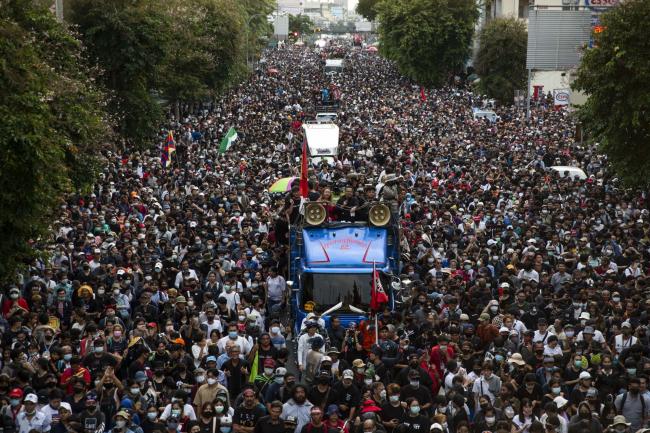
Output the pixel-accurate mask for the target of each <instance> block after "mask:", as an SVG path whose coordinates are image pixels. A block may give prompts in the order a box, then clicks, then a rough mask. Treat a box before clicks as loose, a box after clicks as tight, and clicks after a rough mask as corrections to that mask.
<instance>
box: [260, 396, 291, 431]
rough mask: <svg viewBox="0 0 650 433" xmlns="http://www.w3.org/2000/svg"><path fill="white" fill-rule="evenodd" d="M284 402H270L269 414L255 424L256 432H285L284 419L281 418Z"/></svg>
mask: <svg viewBox="0 0 650 433" xmlns="http://www.w3.org/2000/svg"><path fill="white" fill-rule="evenodd" d="M281 414H282V402H280V401H278V400H275V401H272V402H271V403H270V404H269V414H268V415H266V416H263V417H262V418H260V420H259V422H258V423H257V424H255V433H284V421H283V420H282V419H280V415H281Z"/></svg>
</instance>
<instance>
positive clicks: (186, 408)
mask: <svg viewBox="0 0 650 433" xmlns="http://www.w3.org/2000/svg"><path fill="white" fill-rule="evenodd" d="M183 398H185V392H184V391H176V392H175V393H174V395H173V397H172V401H171V403H169V404H168V405H167V406H165V409H164V410H163V413H162V415H160V420H161V421H167V418H169V417H170V416H171V414H172V403H176V402H179V403H181V404H183ZM183 415H184V416H187V418H188V419H189V420H190V421H196V412H194V407H193V406H192V405H191V404H187V403H185V404H183Z"/></svg>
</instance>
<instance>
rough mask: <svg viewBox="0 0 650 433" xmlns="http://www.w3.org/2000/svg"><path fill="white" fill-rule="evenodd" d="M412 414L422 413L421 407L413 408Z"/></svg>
mask: <svg viewBox="0 0 650 433" xmlns="http://www.w3.org/2000/svg"><path fill="white" fill-rule="evenodd" d="M411 413H412V414H414V415H417V414H419V413H420V406H411Z"/></svg>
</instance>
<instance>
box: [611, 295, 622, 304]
mask: <svg viewBox="0 0 650 433" xmlns="http://www.w3.org/2000/svg"><path fill="white" fill-rule="evenodd" d="M612 301H614V302H616V303H618V302H621V298H619V297H618V296H614V297H613V298H612Z"/></svg>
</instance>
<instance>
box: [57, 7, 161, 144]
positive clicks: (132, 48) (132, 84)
mask: <svg viewBox="0 0 650 433" xmlns="http://www.w3.org/2000/svg"><path fill="white" fill-rule="evenodd" d="M67 5H68V12H69V13H68V15H67V16H68V18H69V19H70V20H71V22H73V23H74V24H76V25H77V26H78V28H79V31H80V32H81V34H82V38H83V41H84V42H85V44H86V46H87V47H88V51H89V53H90V55H91V57H92V58H93V59H94V60H95V61H96V62H97V64H98V65H99V66H100V67H101V69H102V70H103V71H104V74H103V82H104V84H105V85H106V87H107V88H108V89H110V90H111V92H112V96H113V97H112V98H111V102H110V107H109V108H110V110H111V112H112V113H114V115H115V117H116V119H117V122H118V127H119V131H120V133H121V135H122V136H123V137H125V138H126V139H127V141H128V142H129V143H131V144H135V145H137V146H144V145H146V144H148V143H149V140H150V139H151V138H152V137H154V136H155V133H156V131H157V130H158V126H159V123H160V121H161V120H162V115H163V111H162V108H161V107H160V104H159V103H158V101H157V100H156V98H155V97H154V94H153V91H154V90H155V89H156V84H157V81H158V77H159V72H160V71H161V68H162V65H163V64H164V62H165V61H166V59H167V55H168V53H169V51H170V44H171V40H172V37H173V35H172V33H171V31H170V29H171V28H172V21H173V20H172V18H171V17H170V16H169V15H168V14H167V13H166V10H165V8H164V7H163V2H162V1H161V0H133V1H132V0H71V1H69V2H68V3H67Z"/></svg>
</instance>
